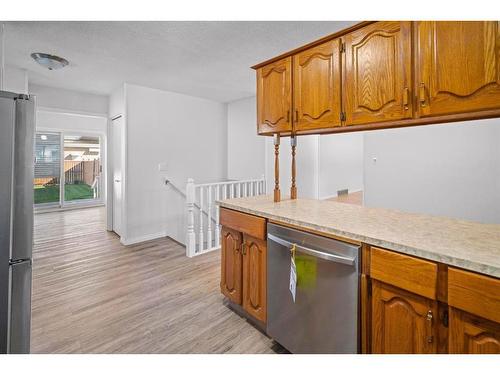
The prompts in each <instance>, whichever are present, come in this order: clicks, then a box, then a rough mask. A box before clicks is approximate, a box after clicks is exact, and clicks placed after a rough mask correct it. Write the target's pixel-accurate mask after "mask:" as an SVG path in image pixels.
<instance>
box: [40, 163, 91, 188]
mask: <svg viewBox="0 0 500 375" xmlns="http://www.w3.org/2000/svg"><path fill="white" fill-rule="evenodd" d="M99 175H100V163H99V160H89V161H74V160H65V161H64V179H65V182H66V183H67V184H75V183H83V184H87V185H92V183H93V182H94V180H95V178H96V176H99ZM58 183H59V176H57V177H56V176H53V177H50V176H48V177H35V179H34V184H35V185H53V184H58Z"/></svg>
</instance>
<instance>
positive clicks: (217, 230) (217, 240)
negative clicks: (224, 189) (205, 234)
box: [215, 185, 220, 247]
mask: <svg viewBox="0 0 500 375" xmlns="http://www.w3.org/2000/svg"><path fill="white" fill-rule="evenodd" d="M219 198H220V185H217V188H216V189H215V200H216V201H218V200H219ZM219 246H220V222H219V206H215V247H219Z"/></svg>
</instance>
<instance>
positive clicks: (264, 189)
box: [261, 175, 267, 194]
mask: <svg viewBox="0 0 500 375" xmlns="http://www.w3.org/2000/svg"><path fill="white" fill-rule="evenodd" d="M261 179H262V194H267V186H266V176H265V175H262V176H261Z"/></svg>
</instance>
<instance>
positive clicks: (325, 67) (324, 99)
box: [254, 21, 500, 134]
mask: <svg viewBox="0 0 500 375" xmlns="http://www.w3.org/2000/svg"><path fill="white" fill-rule="evenodd" d="M254 68H255V69H256V70H257V103H258V111H257V112H258V129H259V130H258V131H259V134H272V133H290V132H292V131H294V132H296V133H297V134H314V133H316V134H318V133H335V132H347V131H358V130H370V129H384V128H391V127H402V126H414V125H427V124H439V123H445V122H451V121H464V120H475V119H480V118H492V117H500V21H487V22H486V21H485V22H482V21H473V22H469V21H446V22H441V21H439V22H436V21H415V22H412V21H382V22H362V23H360V24H357V25H354V26H353V27H351V28H349V29H346V30H342V31H339V32H337V33H335V34H332V35H330V36H328V37H325V38H322V39H320V40H318V41H315V42H312V43H310V44H309V45H306V46H304V47H299V48H297V49H296V50H293V51H290V52H288V53H286V54H283V55H281V56H280V57H277V58H275V59H272V60H269V61H267V62H264V63H261V64H258V65H256V66H254ZM292 83H293V84H292Z"/></svg>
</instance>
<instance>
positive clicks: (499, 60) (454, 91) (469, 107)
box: [415, 21, 500, 117]
mask: <svg viewBox="0 0 500 375" xmlns="http://www.w3.org/2000/svg"><path fill="white" fill-rule="evenodd" d="M499 25H500V22H498V21H490V22H468V21H461V22H457V21H452V22H434V21H433V22H430V21H425V22H416V26H415V28H416V33H415V34H416V37H417V44H416V47H417V48H416V53H417V71H416V73H417V76H416V91H417V99H418V103H417V106H418V113H419V115H420V116H421V117H424V116H433V115H445V114H454V113H463V112H473V111H482V110H489V109H498V108H500V30H499V28H500V26H499Z"/></svg>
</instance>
